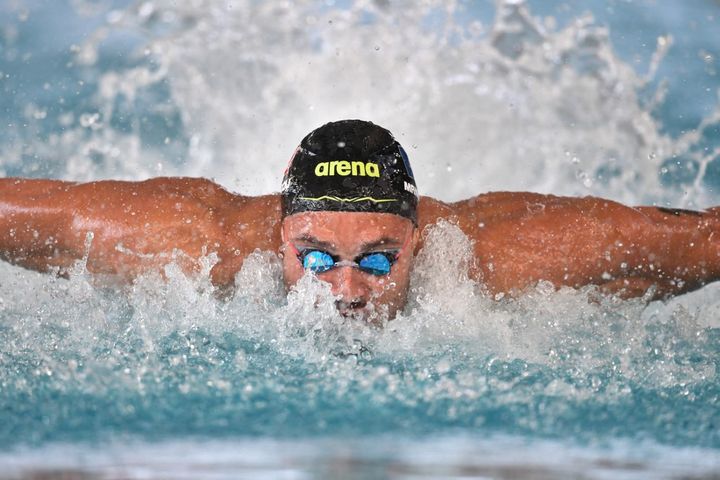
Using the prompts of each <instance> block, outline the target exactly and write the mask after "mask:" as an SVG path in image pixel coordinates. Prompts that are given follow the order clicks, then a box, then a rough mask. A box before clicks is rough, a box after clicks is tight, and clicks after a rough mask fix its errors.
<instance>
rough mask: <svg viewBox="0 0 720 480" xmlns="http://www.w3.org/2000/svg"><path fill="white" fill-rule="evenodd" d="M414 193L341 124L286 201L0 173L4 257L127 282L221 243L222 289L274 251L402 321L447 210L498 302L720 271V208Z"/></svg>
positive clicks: (286, 192) (387, 144)
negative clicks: (427, 238)
mask: <svg viewBox="0 0 720 480" xmlns="http://www.w3.org/2000/svg"><path fill="white" fill-rule="evenodd" d="M417 192H418V189H417V186H416V184H415V180H414V176H413V173H412V170H411V168H410V163H409V160H408V158H407V155H406V153H405V151H404V150H403V149H402V147H401V146H400V145H399V144H398V143H397V142H396V141H395V139H394V138H393V136H392V135H391V134H390V132H388V131H387V130H385V129H383V128H381V127H378V126H376V125H374V124H372V123H370V122H365V121H360V120H345V121H339V122H333V123H329V124H326V125H323V126H322V127H320V128H318V129H316V130H315V131H313V132H311V133H310V134H309V135H308V136H307V137H306V138H305V139H303V141H302V142H301V144H300V146H299V147H298V149H297V150H296V152H295V154H294V155H293V158H292V160H291V162H290V164H289V166H288V169H287V171H286V173H285V178H284V181H283V188H282V192H281V194H279V195H266V196H260V197H245V196H241V195H236V194H233V193H230V192H227V191H226V190H224V189H223V188H221V187H220V186H218V185H217V184H215V183H213V182H211V181H209V180H205V179H193V178H154V179H151V180H146V181H142V182H119V181H98V182H90V183H82V184H81V183H70V182H63V181H57V180H29V179H19V178H4V179H0V258H2V259H3V260H5V261H8V262H10V263H13V264H16V265H20V266H23V267H26V268H29V269H33V270H38V271H44V272H54V273H58V274H60V275H66V274H67V272H68V270H69V269H70V268H71V267H72V266H73V265H74V263H75V262H77V261H78V260H80V259H82V258H85V257H87V270H88V271H90V272H93V273H102V274H112V275H114V276H117V277H120V278H123V279H125V280H127V281H132V279H133V278H134V277H136V276H137V275H139V274H141V273H142V272H146V271H148V270H152V269H159V268H160V267H162V266H163V265H165V264H167V263H168V262H170V261H177V262H179V263H181V265H182V266H183V268H185V269H186V270H187V271H189V272H191V271H195V270H198V269H199V261H198V259H200V258H201V257H202V256H204V255H206V254H208V253H212V252H216V253H217V255H218V258H219V261H218V263H217V264H216V265H215V266H214V267H213V269H212V271H211V276H212V280H213V282H214V283H215V284H216V285H218V286H222V287H227V286H232V284H233V280H234V277H235V274H236V273H237V272H238V270H239V269H240V267H241V266H242V263H243V260H244V258H245V257H247V256H248V255H249V254H250V253H252V252H253V251H254V250H256V249H260V250H266V251H274V252H277V253H279V254H280V255H281V256H282V259H283V273H284V279H285V284H286V286H287V288H292V287H293V285H295V283H296V282H297V281H298V280H299V279H300V278H301V277H302V276H303V275H306V274H312V275H316V276H317V278H319V279H320V280H323V281H326V282H328V283H330V284H331V286H332V292H333V294H335V295H336V296H337V297H338V302H337V305H338V309H339V311H340V312H341V313H342V314H343V315H346V316H353V317H362V318H366V317H368V316H370V315H371V314H373V313H372V312H375V314H377V312H381V313H382V312H384V314H386V315H387V316H388V318H392V317H394V316H395V314H396V313H397V311H399V310H400V309H402V308H403V306H404V305H405V302H406V299H407V290H408V285H409V277H410V271H411V268H412V260H413V254H414V253H416V252H417V251H418V250H419V249H420V248H421V247H422V235H421V232H422V231H423V229H424V228H425V227H426V226H428V225H432V224H434V223H436V222H437V221H438V220H440V219H446V220H449V221H451V222H454V223H456V224H457V225H458V226H459V227H460V228H461V229H462V231H463V232H464V233H465V234H466V235H467V236H468V237H469V238H470V239H471V240H472V242H473V249H474V255H475V262H474V264H473V265H472V266H471V271H470V274H471V276H472V278H474V279H476V280H477V281H478V282H480V284H481V285H482V286H483V287H484V288H485V289H486V290H487V291H488V293H489V294H491V295H497V294H501V293H506V294H508V293H509V294H517V293H520V292H522V291H523V290H524V289H525V288H527V287H530V286H532V285H534V284H536V283H537V282H538V281H541V280H543V281H548V282H551V283H552V284H553V285H555V286H556V287H561V286H570V287H575V288H578V287H581V286H584V285H589V284H592V285H597V286H599V287H600V288H601V289H602V290H603V291H604V292H607V293H614V294H618V295H621V296H623V297H633V296H640V295H645V294H647V293H648V292H649V293H650V295H649V297H651V298H655V299H661V298H666V297H669V296H672V295H676V294H680V293H683V292H687V291H690V290H693V289H697V288H699V287H701V286H703V285H705V284H707V283H709V282H712V281H715V280H718V279H720V208H712V209H709V210H708V211H705V212H695V211H686V210H674V209H666V208H656V207H636V208H631V207H626V206H623V205H620V204H618V203H615V202H612V201H610V200H604V199H600V198H591V197H585V198H564V197H555V196H550V195H540V194H535V193H512V192H494V193H486V194H482V195H478V196H476V197H473V198H470V199H467V200H463V201H460V202H456V203H451V204H447V203H443V202H441V201H438V200H435V199H432V198H429V197H419V196H418V193H417ZM176 252H182V255H179V256H178V255H177V254H174V253H176ZM371 307H372V308H371ZM368 319H369V318H368Z"/></svg>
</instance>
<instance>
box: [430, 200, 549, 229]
mask: <svg viewBox="0 0 720 480" xmlns="http://www.w3.org/2000/svg"><path fill="white" fill-rule="evenodd" d="M562 201H563V197H556V196H553V195H544V194H540V193H532V192H487V193H482V194H480V195H475V196H473V197H470V198H466V199H464V200H460V201H457V202H443V201H441V200H437V199H435V198H432V197H421V198H420V203H419V206H418V219H419V224H420V227H421V228H422V227H424V226H425V225H432V224H434V223H437V221H438V220H440V219H444V220H448V221H450V222H453V223H459V224H463V223H467V222H471V223H473V224H476V223H477V222H483V221H486V222H493V221H501V220H503V219H507V218H508V217H515V216H517V214H518V213H521V212H526V211H527V209H528V206H532V205H550V204H556V203H558V202H562Z"/></svg>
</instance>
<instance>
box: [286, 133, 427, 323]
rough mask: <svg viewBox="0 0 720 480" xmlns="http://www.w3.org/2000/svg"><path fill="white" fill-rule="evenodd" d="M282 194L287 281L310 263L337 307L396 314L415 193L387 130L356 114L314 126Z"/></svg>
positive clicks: (404, 287) (374, 315) (407, 266)
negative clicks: (354, 117) (335, 299)
mask: <svg viewBox="0 0 720 480" xmlns="http://www.w3.org/2000/svg"><path fill="white" fill-rule="evenodd" d="M281 198H282V213H283V225H282V239H283V274H284V279H285V285H286V287H287V288H291V287H292V286H293V285H295V283H297V281H298V280H299V279H300V278H301V277H302V276H303V275H304V274H306V273H307V272H308V270H310V271H311V272H312V273H313V274H315V275H317V277H318V278H319V279H320V280H323V281H326V282H328V283H330V284H331V286H332V293H333V294H334V295H335V296H336V297H337V298H338V300H337V307H338V310H339V311H340V313H341V314H342V315H344V316H347V317H356V318H360V319H364V320H366V321H377V320H382V319H383V318H388V319H392V318H393V317H395V315H396V313H397V312H398V311H399V310H400V309H402V308H403V307H404V305H405V303H406V300H407V292H408V288H409V284H410V270H411V266H412V258H413V251H414V249H415V245H416V242H417V237H418V235H417V228H415V227H416V226H417V205H418V195H417V188H416V186H415V180H414V178H413V174H412V170H411V169H410V163H409V161H408V157H407V154H406V153H405V151H404V150H403V148H402V147H401V146H400V144H399V143H398V142H397V141H396V140H395V138H394V137H393V136H392V134H391V133H390V132H389V131H387V130H385V129H384V128H382V127H379V126H377V125H374V124H372V123H370V122H365V121H361V120H343V121H339V122H332V123H328V124H326V125H323V126H322V127H320V128H318V129H316V130H314V131H313V132H311V133H310V134H309V135H308V136H306V137H305V138H304V139H303V141H302V142H301V144H300V146H299V147H298V148H297V150H296V151H295V154H294V155H293V157H292V159H291V160H290V165H289V166H288V169H287V171H286V172H285V178H284V180H283V189H282V195H281Z"/></svg>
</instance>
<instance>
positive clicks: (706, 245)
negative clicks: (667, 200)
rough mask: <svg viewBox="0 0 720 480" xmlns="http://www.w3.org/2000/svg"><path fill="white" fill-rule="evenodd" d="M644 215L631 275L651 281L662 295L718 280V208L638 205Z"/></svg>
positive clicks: (630, 267)
mask: <svg viewBox="0 0 720 480" xmlns="http://www.w3.org/2000/svg"><path fill="white" fill-rule="evenodd" d="M635 210H636V211H638V212H639V213H640V214H641V215H642V216H643V217H644V223H645V224H646V225H642V226H641V228H640V229H638V232H637V241H635V244H634V245H631V246H630V247H631V248H633V249H634V262H633V264H632V265H630V266H625V267H626V268H625V271H627V273H628V274H630V276H632V277H637V278H643V279H649V280H653V281H654V288H655V289H656V294H655V296H656V297H657V298H664V297H667V296H670V295H676V294H679V293H684V292H687V291H691V290H695V289H697V288H700V287H702V286H703V285H706V284H708V283H710V282H713V281H716V280H720V209H718V208H714V209H709V210H707V211H704V212H700V211H691V210H679V209H665V208H656V207H638V208H636V209H635Z"/></svg>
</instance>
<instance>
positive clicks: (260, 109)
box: [4, 0, 720, 206]
mask: <svg viewBox="0 0 720 480" xmlns="http://www.w3.org/2000/svg"><path fill="white" fill-rule="evenodd" d="M77 3H78V4H79V5H85V2H77ZM465 7H466V6H465V5H463V4H462V3H461V2H439V1H438V2H435V1H432V2H424V3H423V4H422V5H417V4H414V3H408V4H402V5H400V4H398V5H395V4H388V3H385V2H370V1H357V2H351V3H349V4H347V5H344V6H343V7H333V6H329V5H319V4H317V3H316V2H312V1H304V2H293V3H292V4H289V3H273V4H265V3H262V2H261V3H257V2H250V3H247V4H242V5H235V4H223V5H219V4H216V3H215V2H207V1H199V0H198V1H193V2H185V3H184V4H183V5H181V6H179V5H177V2H172V1H170V0H155V1H152V2H150V1H142V2H134V3H131V4H130V6H129V7H127V8H125V9H122V10H113V11H110V12H108V13H107V16H106V24H105V25H104V26H103V27H102V28H100V29H98V31H97V32H96V33H95V34H94V35H92V36H90V37H89V38H88V40H87V41H86V42H84V43H83V44H82V45H79V46H78V47H77V49H76V50H77V51H76V53H75V59H74V61H75V62H76V63H77V64H79V65H84V68H86V69H91V70H92V71H96V72H97V77H96V78H95V79H93V80H89V81H91V82H92V85H93V86H94V89H95V92H94V94H93V96H92V99H91V101H90V102H89V103H90V105H88V106H89V107H90V108H88V109H87V111H86V112H85V113H83V114H82V115H77V117H78V118H70V119H65V120H63V121H64V122H65V123H66V125H64V128H63V129H62V130H63V133H54V134H52V135H50V137H49V138H48V139H47V140H42V141H40V142H37V141H32V142H30V143H31V147H30V148H28V147H27V146H25V147H24V148H23V149H21V150H17V149H14V146H12V145H10V146H5V155H4V156H5V158H6V159H7V160H6V162H7V163H9V164H10V165H12V164H13V163H14V162H18V161H19V160H20V158H21V157H23V156H25V157H26V156H27V155H29V154H34V155H35V156H36V157H39V158H42V159H45V160H47V161H49V162H50V164H55V163H57V162H60V164H61V165H60V167H61V168H60V170H59V172H58V173H59V174H60V175H62V176H65V177H68V178H73V179H91V178H98V177H106V176H115V177H124V178H141V177H146V176H151V175H156V174H185V175H197V176H207V177H213V178H216V179H218V181H220V183H222V184H224V185H226V186H228V187H230V188H232V189H236V190H239V191H241V192H243V193H248V194H259V193H266V192H268V191H276V190H277V189H278V185H279V183H280V176H281V173H282V171H283V168H284V166H285V162H286V161H287V158H288V157H289V155H290V153H291V152H292V151H293V149H294V147H295V145H296V144H297V142H298V141H299V139H300V138H302V137H303V136H304V135H305V134H306V133H307V131H309V130H310V129H312V128H314V127H315V126H317V125H319V124H322V123H324V122H326V121H330V120H335V119H338V118H353V117H357V118H367V119H372V120H373V121H375V122H377V123H379V124H382V125H385V126H387V127H389V128H390V129H391V130H392V131H393V132H395V133H396V135H397V136H398V137H399V139H400V141H401V142H402V143H404V144H405V145H406V146H407V147H408V150H409V151H410V153H411V157H412V158H413V161H414V163H415V165H416V167H415V170H416V171H417V172H418V177H419V178H418V184H419V186H420V187H421V191H422V192H423V193H425V194H429V195H434V196H440V197H442V198H443V199H446V200H455V199H458V198H463V197H467V196H470V195H474V194H476V193H478V192H482V191H485V190H505V189H508V190H515V189H520V190H534V191H542V192H552V193H557V194H571V195H576V194H595V195H601V196H605V197H610V198H613V199H616V200H620V201H625V202H629V203H642V202H645V203H647V202H658V203H673V204H676V205H677V204H681V205H684V206H693V205H695V206H697V205H700V206H704V205H708V204H711V203H717V202H718V197H717V196H716V195H714V194H712V193H711V192H709V191H708V188H707V179H706V172H707V166H708V164H709V163H710V162H711V161H712V160H713V159H715V158H716V157H717V155H718V152H717V151H716V149H709V150H703V149H701V148H697V147H698V146H699V145H701V144H702V143H704V142H706V141H707V138H708V136H709V135H711V133H710V130H709V129H713V128H716V126H717V123H718V116H719V115H720V114H719V113H718V110H717V109H716V111H715V112H713V113H711V114H710V115H709V116H708V117H707V118H706V120H705V121H704V122H703V124H702V125H700V127H699V128H698V129H696V130H694V131H691V132H687V133H686V134H684V135H683V136H681V137H680V138H672V137H670V136H668V135H666V134H663V133H661V131H662V125H661V123H660V122H659V121H658V119H656V118H655V117H654V116H653V114H652V111H653V108H655V106H656V105H657V104H658V103H661V102H662V97H663V89H662V87H660V88H659V89H658V91H657V92H656V95H655V96H654V97H653V98H651V100H649V101H643V97H645V96H646V94H645V91H646V90H647V88H648V85H649V83H650V82H651V81H652V80H653V75H654V73H655V72H656V70H657V65H659V64H660V63H661V60H662V57H663V55H664V53H665V52H666V51H667V49H668V48H671V43H672V40H671V38H670V37H661V38H660V39H659V40H658V46H657V52H656V55H655V56H654V57H653V59H651V62H650V67H649V70H648V72H646V73H645V74H644V75H643V74H640V73H638V72H636V71H635V70H634V69H633V68H632V67H631V66H630V65H628V64H627V63H625V62H623V61H622V60H620V59H619V58H618V56H617V55H616V54H615V52H614V51H613V49H612V46H611V43H610V41H609V38H608V31H607V29H606V28H605V27H602V26H599V25H598V24H596V23H595V21H594V20H593V18H592V16H590V15H585V16H581V17H579V18H576V19H575V20H574V21H572V22H571V23H570V24H568V25H567V26H564V27H562V28H560V29H556V28H555V27H554V26H553V25H551V24H546V23H547V22H545V23H543V22H541V21H540V20H538V19H536V18H534V17H533V16H532V15H531V12H529V10H528V8H527V6H526V4H525V2H517V1H501V2H499V3H498V7H497V15H496V19H495V21H494V23H493V25H491V26H490V27H485V26H483V25H482V24H481V23H479V22H477V21H475V22H472V23H471V24H470V25H469V26H466V25H464V24H463V22H462V21H461V20H460V19H462V18H464V17H463V15H464V14H465V12H464V9H465ZM488 30H489V34H487V33H486V31H488ZM119 35H125V36H131V38H136V39H137V40H136V43H137V44H138V46H137V49H136V50H135V51H134V54H133V52H131V54H130V55H129V56H130V58H131V60H130V61H128V62H127V65H124V66H122V67H121V68H117V69H102V67H101V65H102V58H103V54H102V51H103V48H104V46H105V44H106V43H108V42H110V41H111V40H112V39H113V38H114V36H119ZM99 67H100V69H99V71H98V68H99ZM33 112H34V110H33ZM33 115H34V114H33ZM33 115H31V114H29V117H30V118H29V119H28V121H33ZM442 118H456V119H459V121H457V122H439V121H438V119H442ZM83 119H84V120H83ZM91 120H92V121H91ZM168 122H169V123H168ZM148 127H150V128H148ZM28 150H29V151H28ZM438 159H441V160H438ZM519 162H521V163H519ZM518 164H521V165H522V166H523V168H517V166H518ZM448 166H450V168H447V167H448ZM40 171H42V170H40ZM21 172H22V170H21ZM673 172H680V173H682V172H685V174H678V173H673ZM25 173H31V172H25ZM458 173H462V175H463V182H457V181H456V179H457V175H458ZM711 183H712V182H711Z"/></svg>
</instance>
